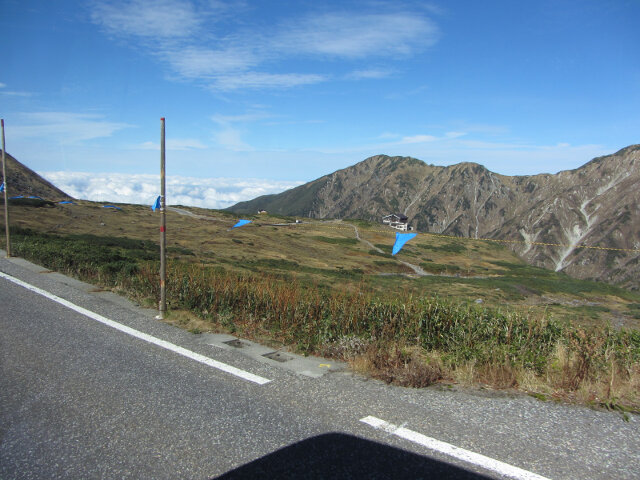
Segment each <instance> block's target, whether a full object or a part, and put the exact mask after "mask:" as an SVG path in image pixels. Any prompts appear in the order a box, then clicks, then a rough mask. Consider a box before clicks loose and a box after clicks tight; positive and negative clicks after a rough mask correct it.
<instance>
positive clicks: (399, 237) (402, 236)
mask: <svg viewBox="0 0 640 480" xmlns="http://www.w3.org/2000/svg"><path fill="white" fill-rule="evenodd" d="M416 235H418V234H417V233H399V232H396V243H394V244H393V251H392V252H391V255H395V254H396V253H398V252H399V251H400V250H402V247H404V244H405V243H407V242H408V241H409V240H411V239H412V238H414V237H415V236H416Z"/></svg>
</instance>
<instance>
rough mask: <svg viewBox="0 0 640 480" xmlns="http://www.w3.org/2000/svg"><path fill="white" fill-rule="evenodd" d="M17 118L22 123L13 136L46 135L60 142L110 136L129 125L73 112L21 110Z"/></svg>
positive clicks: (14, 128) (13, 132) (38, 136)
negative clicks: (24, 111) (31, 111)
mask: <svg viewBox="0 0 640 480" xmlns="http://www.w3.org/2000/svg"><path fill="white" fill-rule="evenodd" d="M18 118H19V119H20V120H21V122H20V123H18V124H17V125H15V126H13V127H12V129H11V134H12V136H13V137H15V138H42V137H47V138H50V139H53V140H55V141H57V142H58V143H61V144H65V143H77V142H81V141H84V140H91V139H94V138H104V137H110V136H111V135H113V133H115V132H117V131H118V130H122V129H124V128H128V127H131V126H132V125H128V124H126V123H116V122H108V121H106V120H104V117H103V116H102V115H97V114H85V113H73V112H33V113H21V114H19V115H18Z"/></svg>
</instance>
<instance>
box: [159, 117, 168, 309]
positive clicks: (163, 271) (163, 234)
mask: <svg viewBox="0 0 640 480" xmlns="http://www.w3.org/2000/svg"><path fill="white" fill-rule="evenodd" d="M164 167H165V150H164V117H163V118H161V119H160V308H159V310H160V312H159V315H158V317H159V318H164V313H165V312H166V311H167V285H166V281H167V264H166V248H167V210H166V207H167V202H166V200H167V199H166V194H165V168H164Z"/></svg>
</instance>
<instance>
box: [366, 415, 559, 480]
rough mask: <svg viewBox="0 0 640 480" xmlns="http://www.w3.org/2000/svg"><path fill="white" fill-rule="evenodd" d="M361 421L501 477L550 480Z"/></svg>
mask: <svg viewBox="0 0 640 480" xmlns="http://www.w3.org/2000/svg"><path fill="white" fill-rule="evenodd" d="M360 421H361V422H362V423H366V424H367V425H369V426H371V427H373V428H375V429H378V430H383V431H385V432H387V433H390V434H392V435H395V436H397V437H400V438H404V439H405V440H409V441H410V442H413V443H417V444H418V445H422V446H423V447H426V448H428V449H430V450H435V451H436V452H440V453H444V454H445V455H448V456H450V457H454V458H457V459H458V460H462V461H464V462H467V463H471V464H474V465H477V466H479V467H482V468H485V469H487V470H491V471H492V472H496V473H499V474H500V475H504V476H506V477H509V478H514V479H516V480H549V479H548V478H547V477H543V476H541V475H538V474H536V473H533V472H529V471H527V470H523V469H521V468H518V467H514V466H513V465H509V464H508V463H504V462H500V461H498V460H494V459H493V458H489V457H485V456H484V455H480V454H479V453H475V452H472V451H470V450H465V449H464V448H459V447H456V446H455V445H451V444H450V443H446V442H441V441H440V440H436V439H435V438H431V437H427V436H426V435H422V434H421V433H418V432H414V431H413V430H409V429H408V428H404V427H398V426H397V425H393V424H392V423H389V422H386V421H385V420H381V419H379V418H376V417H371V416H369V417H365V418H361V419H360Z"/></svg>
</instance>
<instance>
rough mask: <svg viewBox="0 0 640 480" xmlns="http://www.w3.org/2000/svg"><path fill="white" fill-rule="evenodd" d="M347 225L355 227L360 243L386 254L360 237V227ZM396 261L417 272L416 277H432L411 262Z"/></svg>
mask: <svg viewBox="0 0 640 480" xmlns="http://www.w3.org/2000/svg"><path fill="white" fill-rule="evenodd" d="M345 225H349V226H350V227H353V230H354V231H355V233H356V240H358V241H360V242H362V243H364V244H365V245H367V246H369V247H370V248H372V249H373V250H375V251H376V252H379V253H385V252H383V251H382V250H381V249H380V248H378V247H376V246H375V245H374V244H373V243H371V242H370V241H369V240H365V239H364V238H362V237H360V232H359V231H358V227H356V226H355V225H353V224H352V223H345ZM396 260H397V261H398V262H400V263H401V264H403V265H405V266H407V267H409V268H410V269H411V270H413V271H414V272H415V274H416V275H419V276H421V277H426V276H429V275H432V274H431V273H427V272H425V271H424V270H423V269H422V268H420V267H419V266H417V265H414V264H412V263H409V262H405V261H403V260H398V259H397V258H396Z"/></svg>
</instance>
